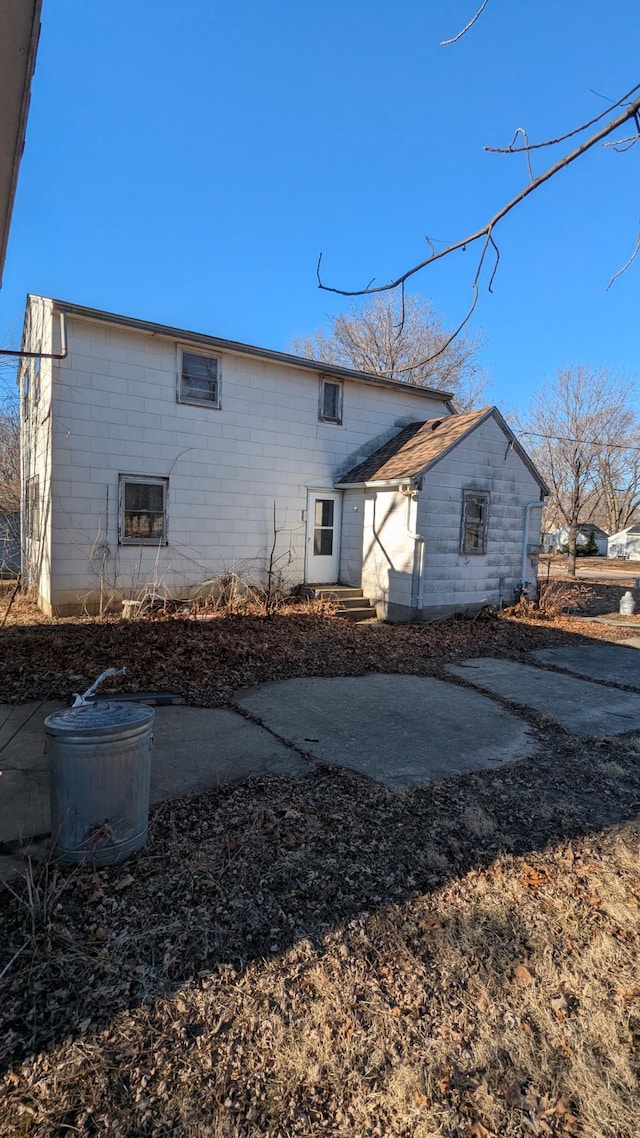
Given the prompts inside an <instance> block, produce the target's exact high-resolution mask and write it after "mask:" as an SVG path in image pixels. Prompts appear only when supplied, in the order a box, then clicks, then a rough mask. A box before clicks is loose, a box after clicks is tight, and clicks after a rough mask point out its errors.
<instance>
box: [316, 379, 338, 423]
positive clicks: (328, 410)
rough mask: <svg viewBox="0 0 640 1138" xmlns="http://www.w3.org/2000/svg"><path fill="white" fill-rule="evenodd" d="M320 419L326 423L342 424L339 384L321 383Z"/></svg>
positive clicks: (326, 381) (325, 381) (324, 381)
mask: <svg viewBox="0 0 640 1138" xmlns="http://www.w3.org/2000/svg"><path fill="white" fill-rule="evenodd" d="M320 418H321V419H322V420H324V421H325V422H327V423H341V422H342V387H341V386H340V384H339V383H330V382H329V381H328V380H323V381H322V388H321V392H320Z"/></svg>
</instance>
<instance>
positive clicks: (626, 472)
mask: <svg viewBox="0 0 640 1138" xmlns="http://www.w3.org/2000/svg"><path fill="white" fill-rule="evenodd" d="M625 436H626V437H625ZM639 437H640V433H639V432H638V429H637V426H635V425H634V429H628V430H627V431H624V430H621V431H620V442H619V444H618V445H617V446H616V447H604V448H603V450H602V452H601V454H599V455H598V460H597V479H598V485H597V491H596V492H597V494H598V497H599V511H598V512H599V514H600V516H601V517H602V524H603V526H604V528H605V529H606V531H607V533H610V534H611V533H618V531H619V530H621V529H625V528H626V527H627V526H628V525H631V523H632V522H634V521H636V520H637V517H638V509H639V508H640V449H639V448H638V439H639Z"/></svg>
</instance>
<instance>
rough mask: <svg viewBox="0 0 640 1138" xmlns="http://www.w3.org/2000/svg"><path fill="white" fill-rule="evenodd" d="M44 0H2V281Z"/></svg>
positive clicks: (0, 129) (0, 226) (0, 71)
mask: <svg viewBox="0 0 640 1138" xmlns="http://www.w3.org/2000/svg"><path fill="white" fill-rule="evenodd" d="M41 8H42V0H0V107H1V108H2V114H0V284H2V271H3V268H4V261H5V256H6V252H7V241H8V239H9V226H10V224H11V214H12V211H13V202H14V198H15V193H16V186H17V183H18V171H19V169H20V159H21V158H22V151H23V149H24V138H25V131H26V128H27V115H28V113H29V99H30V95H31V79H32V76H33V70H34V67H35V63H36V51H37V48H38V37H39V34H40V10H41Z"/></svg>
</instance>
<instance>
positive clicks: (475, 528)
mask: <svg viewBox="0 0 640 1138" xmlns="http://www.w3.org/2000/svg"><path fill="white" fill-rule="evenodd" d="M488 517H489V494H488V493H485V492H483V491H481V490H465V491H464V494H463V498H462V529H461V535H460V552H461V553H486V551H487V522H488Z"/></svg>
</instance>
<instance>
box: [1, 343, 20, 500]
mask: <svg viewBox="0 0 640 1138" xmlns="http://www.w3.org/2000/svg"><path fill="white" fill-rule="evenodd" d="M19 509H20V409H19V404H18V396H17V388H16V384H15V368H13V367H11V366H10V365H8V364H6V363H4V364H3V363H0V515H6V514H12V513H14V512H16V511H18V510H19Z"/></svg>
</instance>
